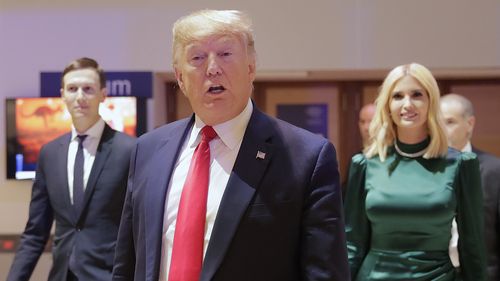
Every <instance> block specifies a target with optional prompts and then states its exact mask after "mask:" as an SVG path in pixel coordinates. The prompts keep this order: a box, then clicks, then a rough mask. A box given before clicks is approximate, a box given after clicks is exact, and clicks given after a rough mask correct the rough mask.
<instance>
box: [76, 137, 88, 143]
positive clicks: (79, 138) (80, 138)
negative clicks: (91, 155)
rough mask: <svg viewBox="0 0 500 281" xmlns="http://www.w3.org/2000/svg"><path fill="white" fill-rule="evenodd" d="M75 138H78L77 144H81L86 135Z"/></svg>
mask: <svg viewBox="0 0 500 281" xmlns="http://www.w3.org/2000/svg"><path fill="white" fill-rule="evenodd" d="M77 137H78V143H79V144H82V143H83V141H84V140H85V138H86V137H87V135H77Z"/></svg>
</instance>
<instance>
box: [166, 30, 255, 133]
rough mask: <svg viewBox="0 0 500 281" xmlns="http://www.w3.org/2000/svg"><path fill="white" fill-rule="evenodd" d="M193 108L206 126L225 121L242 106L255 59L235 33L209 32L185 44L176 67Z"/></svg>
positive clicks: (184, 91)
mask: <svg viewBox="0 0 500 281" xmlns="http://www.w3.org/2000/svg"><path fill="white" fill-rule="evenodd" d="M175 75H176V78H177V82H178V83H179V86H180V88H181V90H182V91H183V93H184V95H185V96H186V97H187V98H188V99H189V102H190V104H191V107H192V108H193V111H194V112H195V113H196V114H197V115H198V116H199V117H200V118H201V120H203V122H204V123H205V124H207V125H217V124H220V123H223V122H225V121H228V120H230V119H232V118H234V117H236V116H237V115H238V114H240V113H241V112H242V111H243V109H244V108H245V106H246V104H247V102H248V100H249V98H250V95H251V93H252V83H253V80H254V78H255V58H254V56H252V55H249V54H248V53H247V48H246V47H245V44H244V43H243V42H242V40H240V39H239V38H238V37H236V36H234V35H212V36H208V37H205V38H203V39H200V40H196V41H193V42H191V43H189V44H187V45H186V46H185V47H184V48H183V49H182V50H181V53H180V54H179V59H178V62H177V65H176V67H175Z"/></svg>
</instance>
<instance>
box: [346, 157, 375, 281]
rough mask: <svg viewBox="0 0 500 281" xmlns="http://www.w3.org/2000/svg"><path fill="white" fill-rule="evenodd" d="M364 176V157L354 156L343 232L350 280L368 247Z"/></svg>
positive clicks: (368, 235)
mask: <svg viewBox="0 0 500 281" xmlns="http://www.w3.org/2000/svg"><path fill="white" fill-rule="evenodd" d="M365 174H366V158H365V156H364V155H363V154H357V155H354V157H353V158H352V161H351V165H350V167H349V176H348V181H347V193H346V198H345V215H346V218H345V220H346V225H345V230H346V238H347V251H348V258H349V268H350V270H351V279H352V280H354V279H355V277H356V275H357V273H358V270H359V268H360V266H361V263H362V262H363V260H364V258H365V256H366V254H367V252H368V249H369V247H370V236H371V226H370V223H369V221H368V218H367V217H366V210H365V199H366V190H365Z"/></svg>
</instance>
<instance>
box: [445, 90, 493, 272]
mask: <svg viewBox="0 0 500 281" xmlns="http://www.w3.org/2000/svg"><path fill="white" fill-rule="evenodd" d="M441 111H442V113H443V117H444V120H445V126H446V130H447V132H448V141H449V144H450V146H451V147H453V148H455V149H457V150H460V151H468V152H470V151H472V152H474V153H476V154H477V157H478V159H479V165H480V169H481V182H482V188H483V198H484V215H485V222H484V225H485V230H484V234H485V238H484V240H485V244H486V248H487V251H488V252H487V261H488V267H487V270H488V275H489V278H490V280H491V281H497V280H500V159H499V158H498V157H495V156H494V155H491V154H489V153H486V152H483V151H480V150H478V149H476V148H475V147H473V146H472V145H471V138H472V133H473V131H474V125H475V123H476V118H475V116H474V109H473V106H472V103H471V102H470V101H469V100H468V99H467V98H465V97H463V96H461V95H457V94H448V95H445V96H443V97H442V98H441ZM464 239H466V238H464ZM452 244H453V243H452ZM455 245H456V244H455ZM458 254H459V253H457V249H456V246H454V247H452V248H451V249H450V256H451V258H452V261H453V263H454V265H455V266H459V265H460V263H459V260H458V256H457V255H458Z"/></svg>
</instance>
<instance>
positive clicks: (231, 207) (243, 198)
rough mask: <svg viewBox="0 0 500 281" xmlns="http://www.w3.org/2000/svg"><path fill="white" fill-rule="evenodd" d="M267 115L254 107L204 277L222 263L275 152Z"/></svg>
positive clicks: (210, 275)
mask: <svg viewBox="0 0 500 281" xmlns="http://www.w3.org/2000/svg"><path fill="white" fill-rule="evenodd" d="M267 118H268V117H266V116H265V115H264V114H262V113H261V112H260V111H258V110H257V109H255V108H254V112H253V114H252V117H251V119H250V122H249V123H248V127H247V129H246V132H245V136H244V138H243V142H242V144H241V147H240V151H239V152H238V157H237V158H236V162H235V164H234V168H233V171H232V172H231V175H230V177H229V181H228V184H227V187H226V190H225V192H224V195H223V198H222V201H221V204H220V206H219V211H218V212H217V218H216V220H215V224H214V228H213V231H212V235H211V237H210V243H209V246H208V249H207V253H206V255H205V259H204V262H203V269H202V274H201V279H200V280H202V281H208V280H211V279H212V278H213V275H214V274H215V272H216V271H217V268H218V267H219V266H220V264H221V262H222V260H223V259H224V256H225V254H226V251H227V249H228V247H229V244H230V242H231V240H232V238H233V236H234V234H235V232H236V230H237V228H238V224H239V222H240V220H241V218H242V216H243V214H244V213H245V211H246V209H247V208H248V205H249V203H250V201H251V200H252V198H253V197H254V193H255V191H256V190H257V189H258V187H259V183H260V181H261V179H262V177H263V175H264V172H265V171H266V169H267V167H268V164H269V162H270V161H271V158H272V154H273V146H272V144H271V143H270V139H271V137H272V134H273V133H272V131H271V130H270V128H271V126H270V125H269V124H268V119H267Z"/></svg>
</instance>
